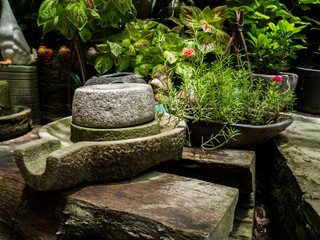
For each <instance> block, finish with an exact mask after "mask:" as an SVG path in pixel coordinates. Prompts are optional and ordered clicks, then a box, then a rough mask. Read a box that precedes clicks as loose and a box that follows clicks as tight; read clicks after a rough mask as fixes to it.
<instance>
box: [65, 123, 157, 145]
mask: <svg viewBox="0 0 320 240" xmlns="http://www.w3.org/2000/svg"><path fill="white" fill-rule="evenodd" d="M70 127H71V141H72V142H74V143H76V142H81V141H115V140H123V139H133V138H138V137H146V136H152V135H155V134H158V133H160V123H159V119H158V118H155V119H154V120H153V121H151V122H149V123H145V124H141V125H138V126H133V127H123V128H108V129H105V128H87V127H82V126H78V125H75V124H73V123H71V124H70Z"/></svg>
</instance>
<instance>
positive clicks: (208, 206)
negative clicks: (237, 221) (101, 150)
mask: <svg viewBox="0 0 320 240" xmlns="http://www.w3.org/2000/svg"><path fill="white" fill-rule="evenodd" d="M69 199H70V200H71V199H72V203H73V204H70V205H68V206H66V211H68V212H69V217H68V220H67V221H68V224H67V225H66V227H65V229H64V236H63V237H64V238H63V239H73V238H74V237H75V238H77V237H80V238H81V237H83V236H87V237H88V238H87V239H89V238H90V239H94V238H91V237H93V236H99V234H97V233H99V232H103V233H104V236H105V238H103V239H118V240H120V239H121V240H124V239H126V240H129V239H145V240H147V239H150V240H151V239H168V240H169V239H175V240H200V239H201V240H204V239H211V240H227V239H229V238H228V235H229V233H230V232H231V230H232V226H233V219H234V210H235V206H236V203H237V200H238V190H237V189H235V188H230V187H226V186H222V185H218V184H213V183H209V182H205V181H201V180H197V179H191V178H185V177H181V176H176V175H171V174H160V173H157V172H151V173H149V174H145V175H143V176H141V177H140V178H137V179H134V180H133V181H128V182H119V183H114V184H108V185H94V186H87V187H85V188H82V189H81V191H76V192H74V193H73V194H71V195H69ZM85 202H86V203H90V204H92V207H88V205H87V207H88V208H85V204H83V203H85ZM86 209H88V211H86ZM85 213H86V214H85ZM80 215H81V216H82V217H79V216H80ZM84 219H85V221H84ZM89 232H90V233H89ZM90 234H91V235H90ZM69 237H72V238H69ZM81 239H84V238H81Z"/></svg>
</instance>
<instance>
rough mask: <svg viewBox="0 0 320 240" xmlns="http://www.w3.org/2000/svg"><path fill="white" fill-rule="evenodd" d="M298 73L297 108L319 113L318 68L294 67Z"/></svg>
mask: <svg viewBox="0 0 320 240" xmlns="http://www.w3.org/2000/svg"><path fill="white" fill-rule="evenodd" d="M295 72H296V73H297V74H298V75H299V81H298V85H297V88H296V95H297V109H298V110H299V111H303V112H307V113H312V114H320V70H319V69H313V68H306V67H296V68H295Z"/></svg>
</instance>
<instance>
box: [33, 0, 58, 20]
mask: <svg viewBox="0 0 320 240" xmlns="http://www.w3.org/2000/svg"><path fill="white" fill-rule="evenodd" d="M56 11H57V9H56V4H55V1H52V0H45V1H44V2H43V3H42V4H41V6H40V8H39V17H38V19H37V24H38V26H41V25H43V24H45V23H46V22H50V21H52V20H53V19H54V18H55V17H56V15H57V14H56Z"/></svg>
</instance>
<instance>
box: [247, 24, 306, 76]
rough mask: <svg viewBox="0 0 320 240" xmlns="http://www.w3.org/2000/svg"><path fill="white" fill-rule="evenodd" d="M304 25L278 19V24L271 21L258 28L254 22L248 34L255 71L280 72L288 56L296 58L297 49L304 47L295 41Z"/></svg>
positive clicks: (285, 64)
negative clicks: (297, 25) (265, 25)
mask: <svg viewBox="0 0 320 240" xmlns="http://www.w3.org/2000/svg"><path fill="white" fill-rule="evenodd" d="M304 27H305V26H300V27H296V26H295V24H294V23H289V22H288V21H286V20H280V21H278V23H277V25H275V24H274V23H273V22H270V23H269V24H268V26H267V27H264V28H258V27H257V25H256V24H253V25H252V27H251V31H250V32H248V33H247V34H248V36H249V38H248V43H249V47H251V48H250V49H251V52H250V55H251V56H252V60H253V61H252V63H253V68H254V69H255V71H256V72H258V73H266V74H270V73H279V72H280V71H281V69H282V68H283V67H286V66H287V58H288V57H290V58H293V59H295V58H296V57H297V55H296V51H297V50H301V49H303V48H304V47H303V45H300V44H296V43H295V40H296V39H299V33H300V32H301V30H302V29H303V28H304Z"/></svg>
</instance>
